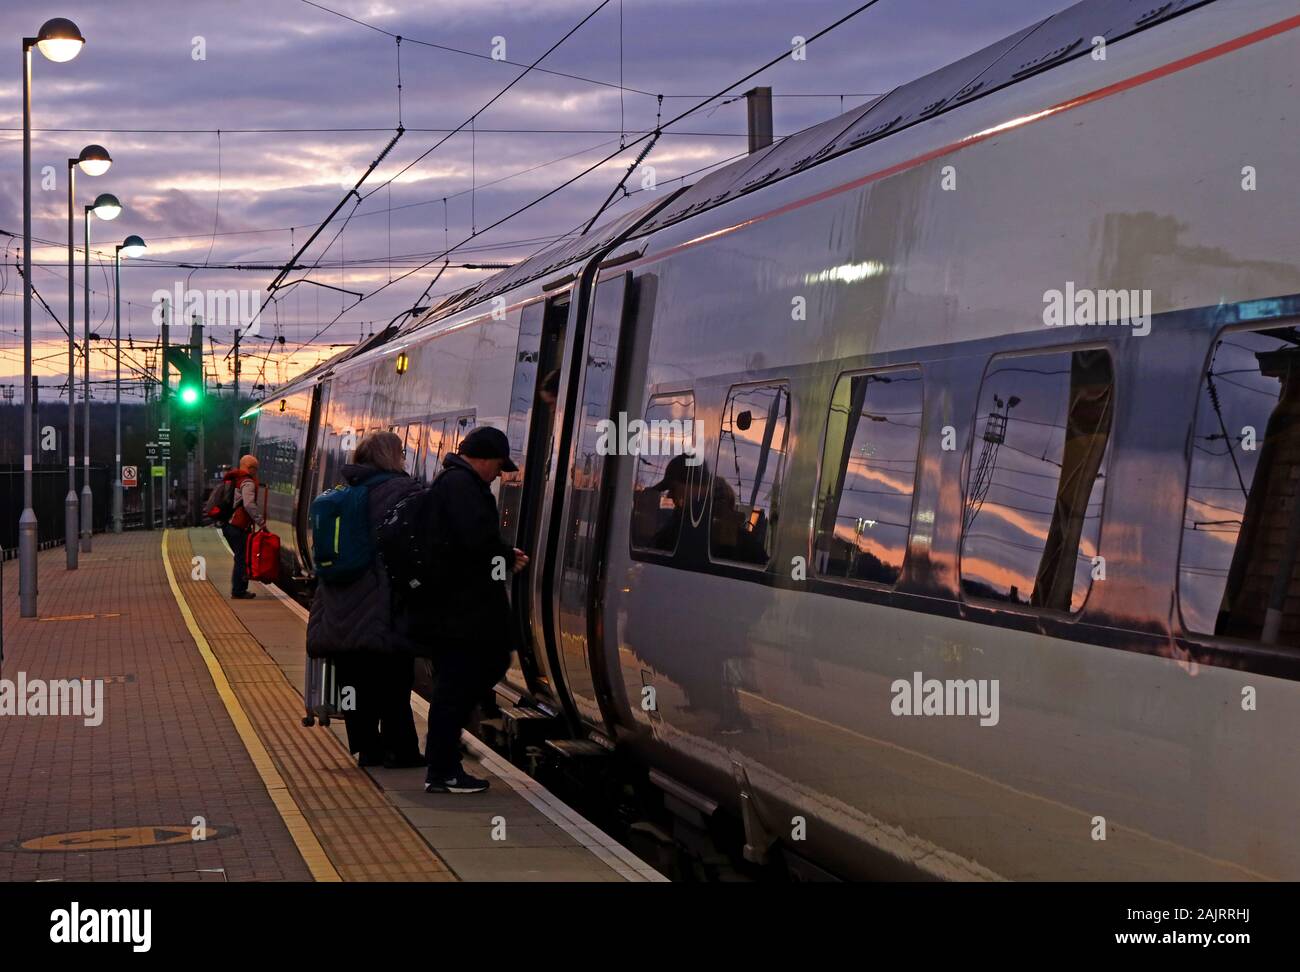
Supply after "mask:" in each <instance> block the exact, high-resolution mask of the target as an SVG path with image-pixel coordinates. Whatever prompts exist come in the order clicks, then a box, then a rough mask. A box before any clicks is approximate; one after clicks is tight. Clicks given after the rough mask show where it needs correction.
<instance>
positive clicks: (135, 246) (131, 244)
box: [118, 233, 146, 258]
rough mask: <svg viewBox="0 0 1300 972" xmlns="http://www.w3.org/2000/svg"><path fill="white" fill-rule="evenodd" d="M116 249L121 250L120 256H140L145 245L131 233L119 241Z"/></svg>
mask: <svg viewBox="0 0 1300 972" xmlns="http://www.w3.org/2000/svg"><path fill="white" fill-rule="evenodd" d="M118 249H119V250H121V251H122V256H124V257H127V258H132V257H138V256H141V255H142V254H143V253H144V251H145V249H146V247H145V242H144V240H142V239H140V237H138V236H136V235H135V234H134V233H133V234H132V235H130V236H128V237H127V238H126V239H124V240H123V241H122V242H121V244H120V245H119V246H118Z"/></svg>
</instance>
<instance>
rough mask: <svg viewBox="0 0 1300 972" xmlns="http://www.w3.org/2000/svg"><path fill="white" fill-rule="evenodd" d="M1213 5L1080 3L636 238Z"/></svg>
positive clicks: (709, 187) (700, 187)
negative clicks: (1101, 43) (1101, 42)
mask: <svg viewBox="0 0 1300 972" xmlns="http://www.w3.org/2000/svg"><path fill="white" fill-rule="evenodd" d="M1213 2H1214V0H1167V2H1164V3H1159V2H1156V0H1084V2H1082V3H1077V4H1075V5H1074V6H1073V7H1069V8H1068V9H1066V10H1062V11H1061V12H1060V13H1057V14H1054V15H1053V16H1051V17H1048V18H1047V19H1046V20H1042V21H1039V22H1038V23H1036V24H1033V25H1031V26H1029V27H1026V28H1024V29H1023V30H1020V31H1018V32H1017V33H1015V34H1012V35H1011V36H1010V37H1005V38H1003V39H1002V40H1000V41H998V42H997V43H996V44H991V45H989V46H988V47H986V48H984V49H983V50H981V51H976V52H975V53H974V54H970V55H968V56H966V57H964V58H962V59H961V60H960V61H956V62H954V63H952V64H949V65H948V66H946V67H942V68H940V69H939V70H937V71H934V72H932V73H930V74H927V75H926V76H925V77H923V78H919V79H917V80H916V81H912V82H909V83H908V84H904V85H901V86H899V87H897V88H895V89H894V90H893V91H891V92H889V94H887V95H885V96H884V97H883V98H879V99H877V100H876V101H874V102H872V103H871V104H869V105H865V106H862V107H859V108H855V109H853V110H852V111H849V112H846V113H845V114H843V115H840V116H839V117H837V118H833V119H831V120H830V121H826V122H822V123H821V124H819V125H814V126H813V127H812V128H807V129H805V130H804V131H802V132H798V133H796V134H794V135H791V136H789V137H788V138H786V139H784V140H782V141H780V142H777V143H776V144H774V145H771V146H769V147H768V148H767V149H764V150H763V151H762V152H759V153H755V154H754V155H751V156H749V157H748V158H745V159H741V160H740V161H738V162H734V163H732V164H731V165H729V166H726V167H725V168H722V169H718V170H716V171H714V172H711V173H710V174H709V175H707V176H706V177H704V178H703V179H701V180H700V181H699V182H698V183H696V184H695V185H694V186H692V187H691V188H690V189H688V190H687V191H686V192H684V193H683V194H682V195H681V197H680V198H679V199H677V200H676V201H675V202H674V203H672V204H671V205H670V206H668V207H666V208H665V209H664V211H663V212H661V213H659V214H658V215H656V216H655V217H654V218H652V219H651V220H649V221H648V222H647V223H646V225H645V226H644V227H642V228H641V230H640V231H639V233H640V234H647V233H652V232H654V231H655V230H658V229H662V228H663V227H665V226H668V225H670V224H671V223H675V222H677V221H678V220H681V219H685V218H686V217H688V216H693V215H695V214H696V213H698V212H701V211H703V210H705V209H709V208H711V207H712V206H716V205H718V204H719V203H723V202H726V201H728V200H730V199H734V198H735V197H736V196H740V195H743V194H745V193H747V192H752V191H754V190H755V189H759V188H761V187H763V186H766V185H770V184H771V183H773V182H775V181H777V180H778V179H783V178H785V177H786V176H788V175H791V174H793V173H795V172H799V171H801V170H802V169H806V168H808V167H809V166H813V165H817V164H818V163H819V162H822V161H824V160H826V159H829V158H831V157H832V156H835V155H839V154H841V153H843V152H847V151H850V150H852V149H855V148H860V147H862V146H864V145H868V144H870V143H871V142H874V141H876V140H877V139H880V138H884V137H886V136H888V135H892V134H893V133H895V132H898V131H901V130H902V129H904V128H907V127H908V126H909V125H912V124H915V123H917V122H921V121H925V120H926V119H929V118H934V117H937V116H938V115H941V114H943V113H944V112H946V111H951V110H952V109H954V108H957V107H960V106H961V105H963V104H966V103H967V102H970V101H972V100H974V99H976V98H981V97H983V96H985V95H988V94H991V93H992V92H994V91H997V90H998V89H999V88H1004V87H1006V86H1007V85H1009V84H1014V83H1016V82H1017V81H1022V80H1024V79H1025V78H1029V77H1032V76H1033V75H1035V74H1038V73H1039V72H1041V71H1046V70H1048V69H1050V68H1053V67H1056V66H1057V65H1059V64H1064V63H1066V62H1067V61H1071V60H1073V59H1075V58H1077V57H1080V56H1087V55H1088V54H1089V53H1090V52H1091V51H1092V49H1093V38H1095V37H1104V38H1105V39H1106V42H1107V43H1113V42H1114V41H1117V40H1119V39H1120V38H1122V37H1127V36H1129V35H1130V34H1134V33H1136V32H1138V31H1140V30H1144V29H1146V28H1148V27H1151V26H1154V25H1155V24H1158V23H1160V22H1162V21H1165V20H1168V19H1169V18H1171V17H1174V16H1176V15H1178V14H1181V13H1186V12H1187V11H1188V10H1191V9H1193V8H1194V7H1200V6H1204V5H1205V4H1207V3H1213Z"/></svg>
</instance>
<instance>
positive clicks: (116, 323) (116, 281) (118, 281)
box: [113, 236, 145, 533]
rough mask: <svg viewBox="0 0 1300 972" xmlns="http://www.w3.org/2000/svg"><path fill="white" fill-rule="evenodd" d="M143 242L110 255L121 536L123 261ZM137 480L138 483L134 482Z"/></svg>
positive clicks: (132, 239)
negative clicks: (111, 263)
mask: <svg viewBox="0 0 1300 972" xmlns="http://www.w3.org/2000/svg"><path fill="white" fill-rule="evenodd" d="M144 250H145V245H144V240H142V239H140V237H138V236H128V237H127V238H126V239H124V240H123V241H122V242H121V243H119V244H117V249H116V250H114V251H113V351H114V358H115V359H116V360H115V362H114V365H115V368H116V374H115V376H114V378H113V443H114V445H113V455H114V460H113V462H114V465H113V532H114V533H121V532H122V257H123V256H126V257H127V258H130V257H138V256H139V255H140V254H141V253H143V252H144ZM138 481H139V480H138V479H137V482H138Z"/></svg>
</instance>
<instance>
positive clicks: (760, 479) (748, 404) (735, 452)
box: [709, 384, 790, 565]
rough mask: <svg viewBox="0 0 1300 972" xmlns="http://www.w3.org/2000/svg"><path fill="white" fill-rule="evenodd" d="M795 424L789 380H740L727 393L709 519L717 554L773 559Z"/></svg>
mask: <svg viewBox="0 0 1300 972" xmlns="http://www.w3.org/2000/svg"><path fill="white" fill-rule="evenodd" d="M789 427H790V388H789V386H788V385H785V384H766V385H737V386H735V387H733V388H732V389H731V391H730V393H729V394H728V395H727V404H726V407H725V408H724V409H723V411H722V432H721V435H720V436H719V438H718V461H717V466H716V468H715V470H714V482H713V505H712V512H711V514H710V519H709V554H710V556H712V557H713V558H714V559H715V560H739V561H742V562H744V563H748V564H758V565H765V564H766V563H767V562H768V560H769V559H771V556H772V539H773V535H774V533H775V530H776V525H777V520H778V517H779V515H780V507H781V484H782V482H783V481H784V478H785V476H784V473H785V460H786V435H787V433H788V431H789ZM733 484H734V485H733Z"/></svg>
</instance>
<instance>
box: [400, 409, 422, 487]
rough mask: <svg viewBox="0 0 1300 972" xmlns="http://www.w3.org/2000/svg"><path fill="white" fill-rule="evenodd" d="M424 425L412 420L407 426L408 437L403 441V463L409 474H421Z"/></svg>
mask: <svg viewBox="0 0 1300 972" xmlns="http://www.w3.org/2000/svg"><path fill="white" fill-rule="evenodd" d="M422 430H423V426H421V425H420V424H418V423H416V422H412V423H411V424H410V425H408V426H407V427H406V438H405V441H404V442H403V443H402V457H403V464H404V466H405V468H406V473H407V475H408V476H417V475H419V461H420V433H421V431H422Z"/></svg>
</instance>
